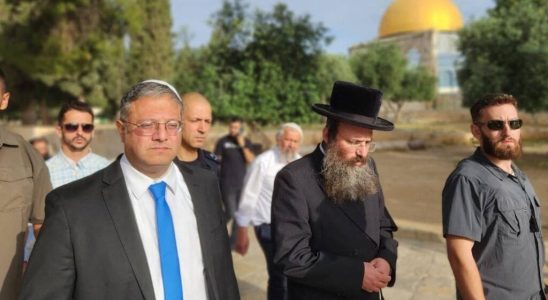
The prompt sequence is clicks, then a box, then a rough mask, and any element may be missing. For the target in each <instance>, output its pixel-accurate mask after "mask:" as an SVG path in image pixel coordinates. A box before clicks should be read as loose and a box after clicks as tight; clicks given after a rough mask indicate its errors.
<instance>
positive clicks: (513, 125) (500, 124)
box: [476, 119, 523, 131]
mask: <svg viewBox="0 0 548 300" xmlns="http://www.w3.org/2000/svg"><path fill="white" fill-rule="evenodd" d="M506 123H508V126H509V127H510V129H512V130H516V129H520V128H521V126H522V125H523V120H521V119H515V120H509V121H508V122H506V121H503V120H489V121H487V122H483V123H482V122H477V123H476V124H477V125H484V124H485V125H487V128H489V130H492V131H497V130H502V129H503V128H504V124H506Z"/></svg>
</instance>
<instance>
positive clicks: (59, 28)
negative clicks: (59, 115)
mask: <svg viewBox="0 0 548 300" xmlns="http://www.w3.org/2000/svg"><path fill="white" fill-rule="evenodd" d="M151 14H154V16H151ZM170 26H171V19H170V14H169V2H168V1H167V0H165V1H140V0H131V1H130V0H125V1H124V0H50V1H34V0H3V1H2V2H0V43H1V44H2V45H6V46H4V47H0V62H1V64H2V67H3V68H5V69H6V72H7V73H8V75H9V82H10V84H11V87H12V93H13V100H14V101H12V104H13V105H10V110H11V111H22V114H21V116H22V119H23V122H24V123H33V122H35V121H36V110H37V109H36V107H41V108H42V109H41V112H40V113H41V115H42V116H43V118H42V121H43V122H47V121H48V118H47V115H48V111H47V108H48V107H56V106H58V105H59V104H60V103H61V102H64V101H66V100H68V99H71V98H78V99H81V100H85V101H88V102H90V103H91V104H92V105H94V106H97V107H102V108H104V109H105V112H106V113H108V114H110V115H111V116H112V115H114V112H115V108H116V107H117V102H118V100H119V99H120V97H121V95H122V92H123V91H124V90H125V89H126V88H127V87H128V86H130V85H132V84H133V83H134V82H132V81H135V80H136V79H135V78H139V79H140V78H142V77H143V76H147V77H148V76H155V77H160V78H166V79H170V78H169V76H170V75H171V73H170V68H171V65H172V64H171V63H170V60H171V57H172V53H171V52H170V51H171V35H170V30H171V28H170ZM126 43H127V44H129V45H130V48H129V51H128V49H127V48H126V47H125V45H126ZM7 45H9V46H7ZM128 52H129V53H128ZM151 65H152V66H153V67H152V68H150V66H151ZM128 66H129V67H128ZM151 69H152V71H150V70H151ZM134 74H138V75H136V76H132V75H134ZM36 104H40V105H36Z"/></svg>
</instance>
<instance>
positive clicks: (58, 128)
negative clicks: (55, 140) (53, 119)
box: [55, 124, 63, 138]
mask: <svg viewBox="0 0 548 300" xmlns="http://www.w3.org/2000/svg"><path fill="white" fill-rule="evenodd" d="M55 133H57V136H58V137H59V138H61V137H63V128H61V125H59V124H57V126H55Z"/></svg>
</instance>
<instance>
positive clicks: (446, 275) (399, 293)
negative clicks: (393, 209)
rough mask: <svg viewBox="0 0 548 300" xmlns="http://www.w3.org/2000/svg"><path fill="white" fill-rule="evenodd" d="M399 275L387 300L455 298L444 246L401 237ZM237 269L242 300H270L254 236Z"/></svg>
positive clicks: (387, 292) (236, 261) (237, 257)
mask: <svg viewBox="0 0 548 300" xmlns="http://www.w3.org/2000/svg"><path fill="white" fill-rule="evenodd" d="M398 240H399V242H400V245H399V248H398V251H399V259H398V274H397V278H396V285H395V286H394V287H393V288H388V289H385V290H384V291H383V293H384V295H385V298H386V299H398V300H445V299H448V300H449V299H454V298H455V297H454V283H453V276H452V274H451V269H450V268H449V263H448V262H447V258H446V256H445V248H444V247H443V244H441V243H439V242H435V241H424V240H422V241H418V240H415V239H411V238H408V237H402V238H398ZM232 257H233V259H234V267H235V270H236V276H237V277H238V284H239V286H240V293H241V296H242V300H256V299H266V280H267V275H266V269H265V262H264V257H263V254H262V252H261V249H260V247H259V245H258V244H257V242H256V240H255V237H254V236H253V238H252V242H251V246H250V250H249V253H248V254H247V255H246V256H244V257H242V256H240V255H238V254H235V253H233V255H232Z"/></svg>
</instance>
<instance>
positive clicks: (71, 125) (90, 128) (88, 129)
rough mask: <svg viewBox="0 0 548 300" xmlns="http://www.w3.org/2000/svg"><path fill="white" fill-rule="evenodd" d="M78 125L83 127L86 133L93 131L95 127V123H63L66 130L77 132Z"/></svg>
mask: <svg viewBox="0 0 548 300" xmlns="http://www.w3.org/2000/svg"><path fill="white" fill-rule="evenodd" d="M78 127H82V131H83V132H85V133H90V132H92V131H93V128H95V126H94V125H93V124H75V123H66V124H63V129H64V130H65V131H66V132H76V131H77V130H78Z"/></svg>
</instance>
